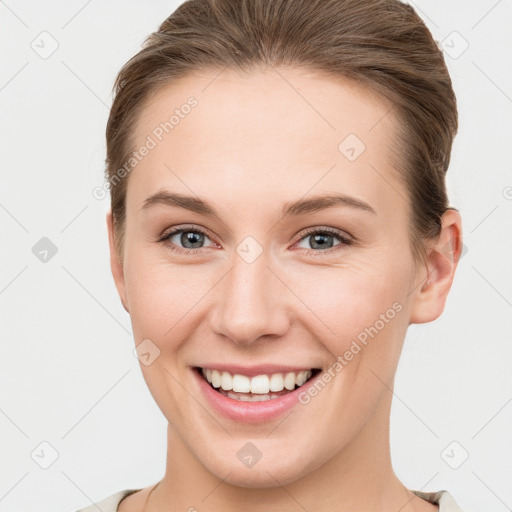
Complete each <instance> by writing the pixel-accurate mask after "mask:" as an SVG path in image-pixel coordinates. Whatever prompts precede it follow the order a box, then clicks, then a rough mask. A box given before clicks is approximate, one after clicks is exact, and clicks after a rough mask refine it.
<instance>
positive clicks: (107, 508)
mask: <svg viewBox="0 0 512 512" xmlns="http://www.w3.org/2000/svg"><path fill="white" fill-rule="evenodd" d="M141 490H142V489H126V490H124V491H119V492H116V493H115V494H112V496H109V497H108V498H105V499H104V500H102V501H100V502H98V503H94V504H93V505H89V506H88V507H85V508H81V509H80V510H77V511H76V512H98V510H101V511H102V512H117V507H118V505H119V503H120V502H121V500H122V499H123V498H126V496H129V495H130V494H133V493H134V492H137V491H141ZM411 491H412V492H413V493H414V494H416V495H417V496H419V497H420V498H423V499H424V500H426V501H429V502H430V503H433V504H434V505H438V506H439V512H464V511H463V510H462V509H461V508H460V507H459V506H458V505H457V503H456V502H455V500H454V499H453V497H452V495H451V494H450V493H449V492H448V491H437V492H422V491H415V490H413V489H411Z"/></svg>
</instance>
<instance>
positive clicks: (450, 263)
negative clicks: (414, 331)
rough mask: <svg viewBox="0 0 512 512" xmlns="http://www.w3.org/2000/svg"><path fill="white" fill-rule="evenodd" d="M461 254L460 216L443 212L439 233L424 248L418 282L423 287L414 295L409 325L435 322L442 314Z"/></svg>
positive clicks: (450, 211) (455, 211) (454, 212)
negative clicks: (423, 264) (420, 282)
mask: <svg viewBox="0 0 512 512" xmlns="http://www.w3.org/2000/svg"><path fill="white" fill-rule="evenodd" d="M461 253H462V227H461V219H460V214H459V212H458V211H457V210H455V209H449V210H447V211H446V212H445V213H444V215H443V216H442V218H441V233H440V234H439V237H438V239H437V240H436V241H435V242H434V243H432V244H431V245H430V246H429V248H428V254H427V266H426V268H423V275H422V276H421V277H420V279H421V280H422V281H423V284H422V285H421V286H419V287H418V288H417V291H415V296H414V299H413V302H412V307H411V318H410V323H415V324H420V323H425V322H431V321H433V320H435V319H436V318H438V317H439V316H440V315H441V313H442V312H443V310H444V306H445V303H446V299H447V297H448V292H449V291H450V288H451V286H452V283H453V279H454V277H455V270H456V269H457V264H458V263H459V259H460V256H461Z"/></svg>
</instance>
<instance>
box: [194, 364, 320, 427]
mask: <svg viewBox="0 0 512 512" xmlns="http://www.w3.org/2000/svg"><path fill="white" fill-rule="evenodd" d="M200 371H201V370H199V371H198V370H197V369H194V368H193V369H192V373H193V374H194V376H195V379H196V380H197V382H198V384H199V388H200V389H201V392H202V393H203V394H204V395H205V396H206V398H207V400H208V401H209V402H210V404H211V405H212V407H213V408H214V409H215V410H216V411H218V412H219V413H221V414H222V415H224V416H227V417H228V418H230V419H232V420H234V421H237V422H239V423H263V422H267V421H271V420H274V419H276V418H278V417H279V416H281V415H282V414H284V413H285V412H286V411H288V410H289V409H291V408H292V407H293V406H294V405H296V404H297V402H298V397H299V394H300V393H301V392H303V391H304V389H306V388H305V386H304V385H303V386H301V387H299V388H297V389H295V390H293V391H291V392H290V393H287V394H286V395H283V396H281V397H279V398H272V399H271V400H265V401H264V402H243V401H240V400H234V399H232V398H228V397H227V396H224V395H222V394H221V393H219V392H218V391H215V390H214V389H213V388H212V387H211V386H210V384H208V382H206V380H205V379H204V378H203V377H202V376H201V375H200V373H199V372H200ZM318 375H320V373H319V374H318ZM318 375H317V376H315V377H313V378H312V379H310V380H308V381H307V383H306V384H308V385H310V384H312V383H313V382H314V381H315V379H316V378H317V377H318Z"/></svg>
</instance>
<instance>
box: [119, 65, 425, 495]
mask: <svg viewBox="0 0 512 512" xmlns="http://www.w3.org/2000/svg"><path fill="white" fill-rule="evenodd" d="M217 75H218V73H211V74H207V73H204V74H196V75H193V76H189V77H187V78H186V79H182V80H181V81H179V82H176V83H174V84H172V85H170V86H167V87H166V88H164V89H162V90H160V91H159V92H158V93H157V94H154V95H153V96H152V97H151V100H150V102H148V104H147V105H146V107H145V108H144V110H143V113H142V116H141V118H140V119H139V121H138V124H137V125H136V129H135V131H134V140H135V144H134V146H135V149H139V148H141V147H143V146H146V148H148V149H147V150H142V151H139V154H144V153H146V156H143V158H141V160H140V162H138V163H137V165H136V166H135V168H134V169H133V170H132V171H131V172H130V174H129V182H128V190H127V197H126V226H125V237H124V251H123V260H124V262H123V271H124V274H123V275H121V276H119V275H118V276H117V278H116V284H117V286H118V289H119V292H120V294H121V298H122V300H123V303H124V304H125V307H126V308H127V310H128V311H129V313H130V316H131V321H132V326H133V332H134V336H135V343H136V345H139V344H140V343H141V342H142V343H143V345H141V352H140V353H139V355H141V353H143V355H142V357H141V368H142V372H143V375H144V378H145V380H146V382H147V384H148V386H149V389H150V391H151V393H152V395H153V397H154V398H155V400H156V402H157V404H158V406H159V407H160V409H161V410H162V412H163V414H164V415H165V416H166V418H167V419H168V421H169V424H170V429H171V431H172V432H173V436H174V438H173V439H174V440H175V441H174V442H175V443H176V444H177V445H180V446H181V447H182V448H183V449H184V450H185V451H186V452H187V453H189V454H191V455H192V458H193V459H195V460H196V461H197V463H198V466H199V465H201V466H203V467H205V468H207V470H208V471H209V472H211V473H212V474H214V475H216V476H218V477H219V478H221V479H226V480H225V481H226V482H231V483H234V484H237V485H242V486H248V487H249V486H275V485H276V481H278V482H280V483H281V484H282V485H284V484H286V483H288V482H292V481H294V480H297V479H299V478H300V477H302V476H305V475H307V474H308V473H310V472H311V471H313V470H314V469H315V468H318V467H320V466H321V465H323V464H325V463H326V462H327V461H329V460H330V459H331V458H333V457H334V456H336V454H339V453H340V451H341V450H342V449H347V450H348V447H349V446H351V445H354V443H356V442H357V439H358V438H359V437H360V436H361V435H362V432H364V431H365V429H366V430H367V429H370V428H371V429H373V431H374V433H376V432H381V431H382V432H383V431H384V430H385V428H386V427H385V424H386V421H385V418H386V412H383V411H384V410H385V409H386V407H388V406H389V395H390V390H389V388H388V386H390V387H391V386H392V380H393V375H394V372H395V368H396V365H397V362H398V358H399V354H400V350H401V347H402V343H403V340H404V336H405V333H406V329H407V326H408V325H409V323H410V322H411V321H413V316H414V308H415V307H416V306H415V302H414V301H415V297H416V292H415V290H418V285H419V284H420V282H421V278H422V275H420V274H417V273H416V270H415V266H414V264H413V257H412V254H411V250H410V245H409V234H408V233H409V232H408V225H409V208H410V207H409V205H408V202H407V197H408V194H407V191H406V189H405V188H404V185H403V184H402V183H401V182H400V180H399V179H398V176H397V173H396V170H395V169H394V168H393V165H392V160H391V158H392V151H393V150H392V144H393V142H394V133H395V128H394V125H393V123H394V122H395V121H394V118H393V116H392V114H391V113H390V107H389V105H386V104H385V103H383V102H382V101H381V100H379V99H377V98H376V97H374V96H372V95H371V94H370V93H368V92H367V91H365V90H363V89H361V88H360V87H359V86H357V85H354V84H353V83H351V82H348V81H344V80H339V81H333V80H330V79H326V78H321V77H320V76H318V75H316V76H315V75H312V74H308V75H306V74H304V73H302V72H300V71H298V70H290V69H288V70H285V69H279V70H269V71H254V72H252V73H249V74H247V75H244V76H242V75H240V74H238V73H237V72H235V71H230V70H225V71H223V72H222V73H220V75H218V76H217ZM190 97H193V98H194V99H193V100H189V98H190ZM187 105H188V106H187ZM172 115H174V116H175V117H174V118H172V120H171V121H170V122H169V119H170V118H171V116H172ZM161 123H162V124H161ZM165 123H167V125H166V124H165ZM171 195H179V196H180V197H174V198H173V197H172V196H171ZM324 197H338V198H339V199H333V200H330V201H328V200H325V199H322V198H324ZM151 198H152V199H151ZM206 203H207V204H206ZM284 212H286V214H284ZM178 228H180V229H183V230H184V232H178V233H177V234H170V231H171V229H178ZM322 230H327V231H328V232H326V233H322ZM319 231H320V233H319ZM418 272H419V271H418ZM336 362H337V363H336ZM195 368H205V369H211V370H214V369H217V370H222V371H228V373H230V374H232V375H234V374H238V376H237V377H235V378H234V380H235V381H237V386H238V384H240V385H241V386H242V387H243V386H244V385H246V384H247V382H249V383H252V384H253V385H254V386H256V384H254V382H256V383H257V384H261V385H262V388H257V387H254V388H253V389H255V390H256V391H257V390H258V389H261V390H263V391H261V393H254V394H256V395H258V396H262V394H263V395H265V392H264V390H265V389H266V388H265V386H268V385H270V384H271V383H272V382H274V384H275V385H276V386H277V387H279V385H280V384H281V386H282V383H280V382H279V378H278V377H272V375H273V374H278V373H282V374H284V377H285V379H284V381H283V383H285V382H286V375H287V373H290V372H292V371H293V370H297V371H299V370H310V369H311V370H312V369H321V370H323V372H322V373H320V374H318V375H317V376H316V377H315V379H314V380H310V381H308V382H306V383H305V384H304V385H303V386H302V387H301V388H300V389H298V390H297V391H294V394H293V396H292V399H290V396H291V395H290V396H288V397H287V398H286V397H279V398H273V399H270V400H265V401H261V402H247V401H240V400H235V399H233V398H229V397H226V396H223V395H221V393H220V392H219V391H216V390H214V389H213V388H212V386H210V385H209V384H206V383H205V381H204V380H203V378H202V377H200V375H199V373H198V372H197V371H196V370H195ZM262 374H267V375H268V376H269V377H270V378H269V379H265V378H259V379H256V380H251V378H252V377H254V376H256V375H262ZM326 375H330V378H329V377H328V376H326ZM313 376H315V374H313ZM248 377H249V378H248ZM290 379H292V380H293V377H291V378H290V377H288V382H291V380H290ZM214 380H215V379H214ZM299 381H300V376H299ZM229 382H230V379H229V378H228V377H227V376H226V377H224V383H225V384H226V383H229ZM214 383H215V382H214ZM217 385H218V383H217ZM292 385H293V384H292ZM226 387H229V384H226ZM238 389H242V388H238ZM274 389H277V388H274ZM315 390H316V391H315ZM285 393H286V391H285ZM277 394H283V393H277ZM267 398H268V397H267ZM379 411H380V412H379ZM387 413H389V411H387ZM177 450H178V448H177ZM254 461H256V462H254ZM226 475H228V477H227V478H226Z"/></svg>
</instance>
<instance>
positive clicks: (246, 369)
mask: <svg viewBox="0 0 512 512" xmlns="http://www.w3.org/2000/svg"><path fill="white" fill-rule="evenodd" d="M197 367H198V368H209V369H210V370H217V371H219V372H223V371H225V372H229V373H230V374H231V375H234V374H239V375H246V376H247V377H255V376H256V375H265V374H272V373H289V372H303V371H308V370H317V369H319V368H318V367H315V366H288V365H277V364H258V365H254V366H242V365H236V364H224V363H204V364H200V365H197Z"/></svg>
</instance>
